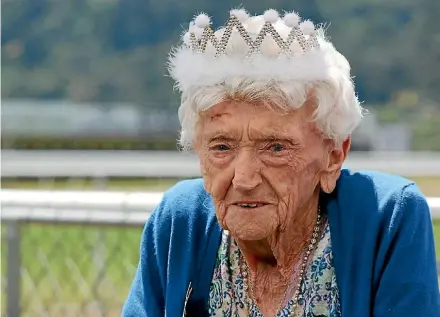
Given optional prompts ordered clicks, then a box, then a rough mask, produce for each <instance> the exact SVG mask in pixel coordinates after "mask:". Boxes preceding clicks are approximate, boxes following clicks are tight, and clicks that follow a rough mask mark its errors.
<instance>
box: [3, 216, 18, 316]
mask: <svg viewBox="0 0 440 317" xmlns="http://www.w3.org/2000/svg"><path fill="white" fill-rule="evenodd" d="M6 243H7V259H6V263H7V272H6V283H7V284H6V313H7V317H20V313H21V312H20V309H21V303H20V298H21V294H20V293H21V292H20V286H21V279H20V269H21V254H20V253H21V250H20V223H19V222H18V221H8V222H6Z"/></svg>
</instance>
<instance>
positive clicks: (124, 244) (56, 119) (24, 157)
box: [1, 0, 440, 317]
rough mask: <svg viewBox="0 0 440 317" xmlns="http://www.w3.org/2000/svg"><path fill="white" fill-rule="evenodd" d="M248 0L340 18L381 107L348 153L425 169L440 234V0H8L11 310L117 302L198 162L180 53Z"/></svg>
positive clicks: (84, 311)
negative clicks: (180, 111)
mask: <svg viewBox="0 0 440 317" xmlns="http://www.w3.org/2000/svg"><path fill="white" fill-rule="evenodd" d="M241 4H243V6H244V7H245V8H246V9H247V10H248V11H249V12H250V13H252V14H260V13H262V12H263V11H264V10H265V9H268V8H274V9H277V10H280V11H282V10H286V11H290V10H296V11H298V12H299V13H300V14H301V16H302V17H304V18H309V19H312V20H313V21H315V22H317V23H325V24H327V25H328V26H329V28H328V35H329V36H330V37H331V39H332V41H333V43H334V44H335V46H336V47H337V48H338V50H339V51H340V52H342V53H343V54H344V55H345V56H346V57H347V59H348V60H349V61H350V63H351V65H352V72H353V76H354V80H355V83H356V85H357V86H356V87H357V92H358V94H359V98H360V99H361V100H362V101H363V102H364V106H365V107H366V108H367V109H368V110H369V112H370V113H369V114H368V116H366V118H365V120H364V123H363V124H362V126H361V127H360V128H359V129H358V130H357V131H356V132H355V134H354V136H353V152H352V153H351V154H350V156H349V159H348V161H347V166H348V167H351V168H353V169H379V170H383V171H387V172H391V173H396V174H400V175H403V176H406V177H409V178H411V179H414V180H415V181H416V182H417V183H418V184H419V186H420V187H421V189H422V191H423V192H424V193H425V195H426V196H427V197H428V201H429V203H430V205H431V210H432V214H433V225H434V231H435V235H436V244H437V248H439V247H440V241H439V240H440V222H439V221H438V220H436V219H437V218H438V217H440V198H437V197H440V22H439V19H438V16H439V14H440V1H438V0H420V1H418V2H415V1H410V0H391V1H378V0H334V1H316V0H298V1H294V2H292V1H285V0H272V1H268V0H259V1H247V2H246V1H244V2H243V1H232V0H223V1H201V0H187V1H174V0H161V1H159V0H150V1H147V0H62V1H56V0H3V1H2V16H1V17H2V19H1V27H2V34H1V45H2V47H1V71H2V73H1V125H2V127H1V142H2V153H1V156H2V157H1V158H2V162H1V174H2V179H1V180H2V194H1V207H2V225H1V237H2V242H1V277H2V280H1V282H2V283H1V284H2V289H1V297H2V302H1V304H2V305H1V307H2V309H1V316H7V317H22V316H32V317H33V316H56V317H60V316H87V317H89V316H90V317H91V316H119V315H120V308H121V306H122V303H123V302H124V300H125V297H126V295H127V292H128V289H129V286H130V284H131V281H132V278H133V275H134V272H135V269H136V265H137V262H138V250H139V240H140V236H141V231H142V226H143V224H144V223H145V221H146V219H147V218H148V213H149V212H150V211H151V210H152V209H153V208H154V206H155V204H156V203H157V202H158V201H159V200H160V197H161V196H160V195H161V193H162V192H163V191H164V190H166V189H167V188H169V187H170V186H172V185H173V184H174V183H176V182H177V181H178V180H180V179H183V178H190V177H198V176H199V173H198V167H197V160H196V158H195V157H194V156H193V155H191V154H183V153H179V152H178V151H177V146H176V139H177V135H178V130H179V123H178V120H177V107H178V105H179V95H178V94H177V92H175V91H173V83H172V81H171V79H170V78H169V77H168V76H166V59H167V55H168V52H169V50H170V48H171V47H172V46H173V45H176V44H177V42H178V39H179V37H180V36H181V34H182V33H183V31H184V30H185V28H187V26H188V23H189V21H190V20H191V19H192V18H193V16H194V15H195V14H197V13H199V12H200V11H204V12H206V13H208V14H209V15H210V16H212V17H213V21H214V26H216V27H217V26H220V25H221V24H223V23H224V22H225V21H226V19H227V17H228V12H229V10H230V9H231V8H237V7H238V6H240V5H241ZM437 255H438V257H440V252H439V250H438V251H437Z"/></svg>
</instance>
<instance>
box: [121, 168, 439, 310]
mask: <svg viewBox="0 0 440 317" xmlns="http://www.w3.org/2000/svg"><path fill="white" fill-rule="evenodd" d="M323 196H324V198H323V199H324V200H325V203H326V206H327V207H326V212H327V215H328V219H329V223H330V230H331V239H332V246H333V254H334V265H335V271H336V278H337V284H338V287H339V292H340V300H341V308H342V315H343V317H373V316H374V317H439V316H440V294H439V285H438V277H437V267H436V257H435V249H434V237H433V229H432V222H431V215H430V212H429V208H428V205H427V202H426V199H425V198H424V196H423V194H422V193H421V192H420V191H419V189H418V187H417V186H416V185H415V184H414V183H413V182H410V181H408V180H406V179H404V178H401V177H398V176H393V175H387V174H383V173H378V172H358V173H352V172H350V171H349V170H345V169H344V170H343V171H342V174H341V177H340V178H339V181H338V183H337V187H336V190H335V191H334V192H333V193H332V194H331V195H323ZM220 237H221V228H220V226H219V225H218V223H217V220H216V217H215V214H214V207H213V203H212V200H211V197H210V196H209V195H208V194H207V193H206V192H205V190H204V187H203V181H202V180H201V179H197V180H187V181H182V182H180V183H178V184H177V185H175V186H174V187H173V188H171V189H170V190H168V191H167V192H166V193H165V195H164V198H163V200H162V201H161V203H160V204H159V205H158V206H157V208H156V209H155V211H154V212H153V214H152V215H151V217H150V218H149V219H148V222H147V224H146V225H145V228H144V232H143V235H142V241H141V248H140V261H139V266H138V269H137V272H136V275H135V278H134V281H133V284H132V287H131V289H130V292H129V295H128V298H127V300H126V302H125V304H124V307H123V311H122V316H123V317H159V316H167V317H181V316H182V314H183V311H184V306H185V311H186V316H187V317H203V316H207V310H206V304H207V302H208V296H209V288H210V283H211V278H212V274H213V270H214V264H215V260H216V256H217V250H218V247H219V243H220ZM189 286H191V287H189ZM188 293H189V296H187V295H188ZM187 298H189V299H188V300H186V299H187Z"/></svg>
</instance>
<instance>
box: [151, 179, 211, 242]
mask: <svg viewBox="0 0 440 317" xmlns="http://www.w3.org/2000/svg"><path fill="white" fill-rule="evenodd" d="M150 218H151V219H149V222H150V223H154V226H155V227H156V228H157V229H158V231H157V234H160V233H161V232H162V231H164V230H165V231H173V232H179V231H181V232H193V233H196V232H197V231H204V229H206V227H207V226H212V223H213V220H215V212H214V207H213V204H212V200H211V197H210V195H209V194H208V193H207V192H206V191H205V188H204V182H203V180H202V179H200V178H197V179H188V180H182V181H179V182H177V183H176V184H175V185H173V186H172V187H170V188H169V189H168V190H166V191H165V192H164V194H163V197H162V199H161V201H160V202H159V204H158V205H157V206H156V207H155V209H154V211H153V212H152V214H151V217H150ZM198 229H200V230H198Z"/></svg>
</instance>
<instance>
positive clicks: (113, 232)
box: [1, 190, 161, 317]
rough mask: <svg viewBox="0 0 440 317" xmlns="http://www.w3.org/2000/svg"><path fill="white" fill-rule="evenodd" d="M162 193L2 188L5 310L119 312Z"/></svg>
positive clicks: (10, 315) (14, 314) (13, 316)
mask: <svg viewBox="0 0 440 317" xmlns="http://www.w3.org/2000/svg"><path fill="white" fill-rule="evenodd" d="M160 198H161V193H134V192H132V193H121V192H82V191H76V192H66V191H41V190H40V191H17V190H3V191H2V226H1V235H2V242H1V252H2V254H1V256H2V272H1V273H2V281H3V283H2V316H7V317H24V316H26V317H27V316H29V317H31V316H32V317H35V316H45V317H46V316H54V317H61V316H63V317H80V316H81V317H92V316H93V317H97V316H106V317H113V316H120V312H121V307H122V305H123V302H124V300H125V298H126V296H127V293H128V290H129V287H130V284H131V282H132V280H133V277H134V274H135V270H136V266H137V262H138V260H139V258H138V257H139V244H140V238H141V233H142V228H143V225H144V223H145V222H146V221H147V219H148V217H149V214H150V212H151V211H152V209H153V208H154V206H155V205H156V204H157V202H158V201H159V200H160Z"/></svg>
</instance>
